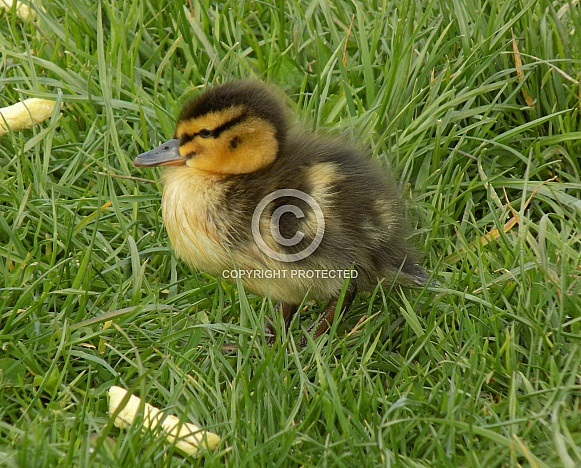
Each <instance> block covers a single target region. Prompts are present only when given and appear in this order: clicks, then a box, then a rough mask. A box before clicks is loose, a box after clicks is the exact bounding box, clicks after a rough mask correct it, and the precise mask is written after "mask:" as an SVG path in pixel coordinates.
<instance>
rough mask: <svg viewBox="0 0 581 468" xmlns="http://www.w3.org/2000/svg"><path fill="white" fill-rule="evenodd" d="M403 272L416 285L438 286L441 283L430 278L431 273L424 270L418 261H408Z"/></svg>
mask: <svg viewBox="0 0 581 468" xmlns="http://www.w3.org/2000/svg"><path fill="white" fill-rule="evenodd" d="M402 273H404V274H405V275H406V276H407V277H408V278H409V279H410V280H411V282H412V283H413V284H415V285H416V286H426V285H427V286H433V287H435V286H438V285H439V283H438V282H437V281H436V280H430V275H429V274H428V272H427V271H426V270H424V269H423V268H422V267H421V266H419V265H418V264H417V263H412V264H408V263H406V264H405V266H404V268H403V270H402Z"/></svg>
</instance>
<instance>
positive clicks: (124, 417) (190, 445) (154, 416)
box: [109, 386, 220, 456]
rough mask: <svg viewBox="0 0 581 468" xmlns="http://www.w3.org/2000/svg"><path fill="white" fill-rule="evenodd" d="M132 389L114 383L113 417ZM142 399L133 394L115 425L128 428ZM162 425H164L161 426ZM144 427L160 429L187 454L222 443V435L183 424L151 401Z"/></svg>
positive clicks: (146, 412)
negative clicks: (164, 412) (127, 389)
mask: <svg viewBox="0 0 581 468" xmlns="http://www.w3.org/2000/svg"><path fill="white" fill-rule="evenodd" d="M127 394H128V392H127V391H126V390H124V389H122V388H121V387H116V386H113V387H111V388H110V389H109V414H110V415H111V416H113V415H114V414H115V413H116V412H117V410H118V408H119V405H120V403H121V402H122V401H123V399H124V398H125V397H126V395H127ZM140 403H141V399H140V398H138V397H136V396H135V395H131V396H130V397H129V401H128V402H127V404H126V405H125V407H124V408H123V409H121V411H119V413H118V414H117V416H116V417H115V421H113V424H115V426H117V427H119V428H125V427H127V426H129V425H131V423H133V421H134V420H135V418H136V417H137V414H138V411H139V405H140ZM160 426H161V427H160ZM143 428H144V429H151V430H154V431H155V430H158V429H161V430H162V431H163V433H164V434H165V437H166V439H167V440H168V442H169V443H171V444H175V446H176V447H177V448H178V449H179V450H181V451H182V452H184V453H186V454H187V455H192V456H194V455H197V453H198V451H199V450H200V448H207V449H209V450H214V449H215V448H216V447H217V445H218V444H219V443H220V436H219V435H217V434H214V433H213V432H208V431H204V430H203V429H200V428H199V427H197V426H196V425H194V424H192V423H185V422H182V423H180V420H179V418H178V417H176V416H174V415H171V414H170V415H167V416H165V417H164V414H163V413H162V412H161V411H160V410H159V409H158V408H156V407H155V406H153V405H150V404H149V403H144V405H143Z"/></svg>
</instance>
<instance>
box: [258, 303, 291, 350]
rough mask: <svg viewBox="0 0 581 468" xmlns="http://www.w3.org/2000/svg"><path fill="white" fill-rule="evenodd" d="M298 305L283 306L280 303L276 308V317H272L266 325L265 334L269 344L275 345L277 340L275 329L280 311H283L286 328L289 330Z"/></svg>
mask: <svg viewBox="0 0 581 468" xmlns="http://www.w3.org/2000/svg"><path fill="white" fill-rule="evenodd" d="M297 309H298V305H296V304H283V303H281V302H279V303H278V304H277V305H276V306H275V307H274V315H273V316H272V317H270V318H269V319H268V320H267V321H266V323H265V324H264V334H265V335H266V339H267V341H268V342H269V343H271V344H272V343H273V342H274V339H275V338H276V329H275V327H274V322H275V321H276V316H277V315H278V313H279V312H280V311H282V318H283V320H284V328H285V329H287V328H288V326H289V325H290V323H291V320H292V319H293V317H294V315H295V314H296V313H297Z"/></svg>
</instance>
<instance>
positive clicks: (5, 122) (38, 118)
mask: <svg viewBox="0 0 581 468" xmlns="http://www.w3.org/2000/svg"><path fill="white" fill-rule="evenodd" d="M3 1H6V0H0V4H1V3H2V2H3ZM55 105H56V102H55V101H48V100H46V99H37V98H32V99H26V100H24V101H22V102H19V103H17V104H14V105H12V106H8V107H3V108H1V109H0V136H2V135H6V134H7V133H8V132H9V131H10V130H12V131H16V130H23V129H25V128H30V127H32V126H33V125H34V124H37V123H39V122H42V121H43V120H46V119H48V118H49V117H50V116H51V115H52V111H53V110H54V106H55Z"/></svg>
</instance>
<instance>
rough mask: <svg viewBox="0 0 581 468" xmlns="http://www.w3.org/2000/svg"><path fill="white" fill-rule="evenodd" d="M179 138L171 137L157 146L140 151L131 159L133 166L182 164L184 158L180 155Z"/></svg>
mask: <svg viewBox="0 0 581 468" xmlns="http://www.w3.org/2000/svg"><path fill="white" fill-rule="evenodd" d="M179 146H180V145H179V140H178V139H177V138H172V139H171V140H169V141H166V142H165V143H163V144H162V145H159V146H158V147H157V148H155V149H152V150H150V151H146V152H145V153H141V154H140V155H139V156H137V157H136V158H135V159H134V160H133V165H134V166H135V167H152V166H183V165H184V164H185V163H186V158H182V157H181V156H180V151H179Z"/></svg>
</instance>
